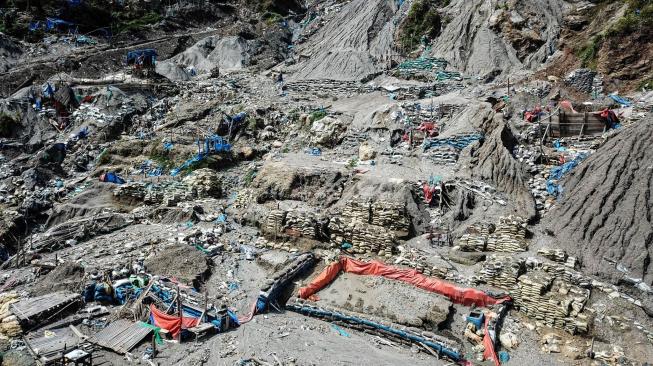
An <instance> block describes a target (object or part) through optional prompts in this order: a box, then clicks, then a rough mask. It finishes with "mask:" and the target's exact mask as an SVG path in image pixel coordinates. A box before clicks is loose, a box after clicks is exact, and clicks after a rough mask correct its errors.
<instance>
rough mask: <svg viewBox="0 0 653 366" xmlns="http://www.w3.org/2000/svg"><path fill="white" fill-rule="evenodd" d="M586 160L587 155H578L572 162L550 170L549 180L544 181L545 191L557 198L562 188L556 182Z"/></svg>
mask: <svg viewBox="0 0 653 366" xmlns="http://www.w3.org/2000/svg"><path fill="white" fill-rule="evenodd" d="M586 158H587V154H578V155H577V156H576V158H575V159H574V160H572V161H569V162H566V163H564V164H562V165H560V166H556V167H553V168H551V172H550V173H549V179H548V180H547V181H546V191H547V192H549V194H550V195H552V196H556V197H557V196H559V195H560V194H562V192H563V188H562V186H561V185H560V184H558V182H557V181H559V180H560V179H562V177H564V176H565V175H566V174H567V173H569V172H570V171H572V170H573V169H574V168H575V167H576V166H578V164H580V163H581V162H582V161H583V160H585V159H586Z"/></svg>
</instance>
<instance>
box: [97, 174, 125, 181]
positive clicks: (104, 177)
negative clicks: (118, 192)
mask: <svg viewBox="0 0 653 366" xmlns="http://www.w3.org/2000/svg"><path fill="white" fill-rule="evenodd" d="M100 182H107V183H116V184H124V183H125V180H124V179H122V178H120V177H119V176H118V175H117V174H116V173H114V172H108V173H104V174H102V175H100Z"/></svg>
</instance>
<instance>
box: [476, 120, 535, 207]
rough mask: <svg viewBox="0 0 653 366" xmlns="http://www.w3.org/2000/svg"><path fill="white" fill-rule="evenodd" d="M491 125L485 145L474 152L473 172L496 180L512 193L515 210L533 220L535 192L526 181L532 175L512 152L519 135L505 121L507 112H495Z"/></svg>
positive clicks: (484, 177)
mask: <svg viewBox="0 0 653 366" xmlns="http://www.w3.org/2000/svg"><path fill="white" fill-rule="evenodd" d="M489 125H490V127H489V128H486V130H487V131H491V132H489V133H488V134H486V136H485V140H484V141H483V143H482V145H481V146H480V147H479V148H478V149H475V150H473V151H472V152H471V160H470V163H471V165H470V172H471V175H472V176H473V177H477V178H479V179H482V180H486V181H489V182H492V183H493V184H494V185H496V187H497V188H498V189H499V190H501V191H503V192H505V193H507V194H509V195H511V196H512V197H513V198H514V202H515V207H514V209H515V214H516V215H518V216H520V217H524V218H526V219H528V220H532V219H534V218H535V215H536V212H535V202H534V201H533V196H531V194H530V192H529V189H528V185H527V184H526V182H527V180H528V176H527V174H526V172H525V170H524V167H523V166H522V164H521V163H520V162H519V161H517V160H516V159H515V158H514V157H513V155H512V153H511V151H512V150H513V149H514V147H515V145H516V144H517V139H516V138H515V136H514V134H513V133H512V131H511V130H510V127H508V126H507V125H506V123H505V122H504V121H503V115H501V114H495V115H494V117H493V118H492V120H491V123H489ZM492 126H496V127H494V128H492Z"/></svg>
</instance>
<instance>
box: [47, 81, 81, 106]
mask: <svg viewBox="0 0 653 366" xmlns="http://www.w3.org/2000/svg"><path fill="white" fill-rule="evenodd" d="M53 98H54V100H55V104H56V103H59V104H60V105H61V107H63V108H65V109H66V110H67V111H69V112H70V111H72V110H73V109H75V108H77V107H79V102H78V101H77V97H76V96H75V92H74V91H73V88H71V87H70V86H69V85H64V86H60V87H59V88H58V89H57V91H55V92H54V96H53Z"/></svg>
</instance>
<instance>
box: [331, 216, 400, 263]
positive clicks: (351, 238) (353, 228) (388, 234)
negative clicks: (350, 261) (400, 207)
mask: <svg viewBox="0 0 653 366" xmlns="http://www.w3.org/2000/svg"><path fill="white" fill-rule="evenodd" d="M329 231H330V233H331V244H332V245H333V246H337V247H339V246H341V245H343V244H347V243H348V244H351V248H350V250H351V251H352V252H354V253H357V254H372V253H374V254H378V255H380V256H386V257H391V256H392V252H393V250H394V248H395V246H396V245H397V238H396V236H395V234H394V232H393V231H391V230H389V229H386V228H385V227H383V226H377V225H371V224H367V223H365V222H362V221H357V220H354V221H352V220H345V219H342V218H340V217H333V218H331V220H330V221H329Z"/></svg>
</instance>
